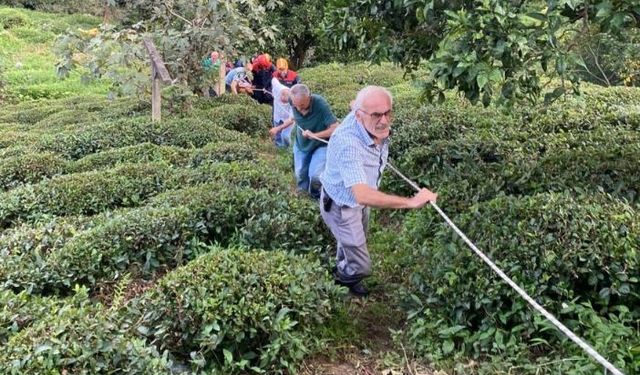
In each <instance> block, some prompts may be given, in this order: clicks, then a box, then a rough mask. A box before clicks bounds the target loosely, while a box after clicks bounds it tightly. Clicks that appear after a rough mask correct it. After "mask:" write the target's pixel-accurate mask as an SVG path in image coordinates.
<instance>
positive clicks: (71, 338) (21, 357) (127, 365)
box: [0, 289, 172, 375]
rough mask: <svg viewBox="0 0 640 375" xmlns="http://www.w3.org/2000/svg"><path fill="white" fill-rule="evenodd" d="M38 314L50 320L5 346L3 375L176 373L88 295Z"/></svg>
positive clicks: (1, 359) (83, 292) (1, 365)
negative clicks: (125, 330)
mask: <svg viewBox="0 0 640 375" xmlns="http://www.w3.org/2000/svg"><path fill="white" fill-rule="evenodd" d="M45 309H46V308H45ZM22 313H23V314H24V313H25V312H24V311H22ZM38 313H45V314H46V315H45V316H43V317H42V319H41V320H39V321H36V322H34V323H33V324H32V325H30V326H29V327H27V328H25V329H23V330H22V331H21V332H19V333H17V334H15V335H13V336H12V337H11V338H10V339H9V341H8V342H7V343H6V345H3V350H2V352H1V353H0V371H1V372H2V373H3V374H39V373H47V374H53V373H67V372H68V373H112V372H113V371H115V370H116V369H117V372H119V373H125V374H150V375H151V374H171V373H172V372H171V371H170V366H171V362H170V361H169V360H168V359H167V357H166V356H162V355H160V354H159V353H158V352H157V350H156V349H155V348H153V347H152V346H148V345H146V344H145V343H144V341H143V340H141V339H139V338H136V337H134V336H133V335H131V334H128V333H126V332H124V331H123V330H121V329H120V326H119V324H118V320H117V317H116V315H115V313H114V312H111V311H107V310H105V309H104V308H103V307H102V306H101V305H100V304H95V303H94V302H92V301H91V300H89V298H88V296H87V291H86V290H81V289H79V290H76V295H75V296H73V297H72V300H71V301H67V304H64V305H62V304H60V305H59V306H57V308H53V306H52V311H50V312H48V311H37V312H35V314H38Z"/></svg>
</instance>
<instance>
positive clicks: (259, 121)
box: [187, 104, 273, 137]
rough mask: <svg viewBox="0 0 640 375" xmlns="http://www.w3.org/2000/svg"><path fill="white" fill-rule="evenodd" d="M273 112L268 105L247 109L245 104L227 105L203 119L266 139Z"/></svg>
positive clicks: (212, 111)
mask: <svg viewBox="0 0 640 375" xmlns="http://www.w3.org/2000/svg"><path fill="white" fill-rule="evenodd" d="M272 110H273V109H272V108H271V106H267V105H254V106H250V107H247V106H246V105H243V104H227V105H223V106H219V107H217V108H215V109H212V110H211V112H210V113H209V115H208V116H205V117H203V118H209V119H210V121H211V123H213V124H216V125H218V126H220V127H223V128H226V129H230V130H236V131H239V132H241V133H246V134H249V135H252V136H262V137H266V135H267V132H268V131H269V129H270V128H271V123H272ZM187 115H188V116H191V115H190V114H187Z"/></svg>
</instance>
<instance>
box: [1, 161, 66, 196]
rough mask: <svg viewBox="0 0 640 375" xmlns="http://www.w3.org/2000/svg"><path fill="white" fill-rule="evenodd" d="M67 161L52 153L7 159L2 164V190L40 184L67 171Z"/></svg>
mask: <svg viewBox="0 0 640 375" xmlns="http://www.w3.org/2000/svg"><path fill="white" fill-rule="evenodd" d="M67 167H68V163H67V161H66V160H65V159H63V158H61V157H60V156H58V155H56V154H52V153H50V152H43V153H28V154H22V155H19V156H13V157H7V158H4V159H3V160H2V163H0V189H5V190H6V189H11V188H14V187H16V186H19V185H22V184H29V183H34V182H38V181H40V180H42V179H44V178H47V177H52V176H56V175H59V174H63V173H65V172H66V171H67Z"/></svg>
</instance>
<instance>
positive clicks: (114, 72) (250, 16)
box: [57, 0, 279, 94]
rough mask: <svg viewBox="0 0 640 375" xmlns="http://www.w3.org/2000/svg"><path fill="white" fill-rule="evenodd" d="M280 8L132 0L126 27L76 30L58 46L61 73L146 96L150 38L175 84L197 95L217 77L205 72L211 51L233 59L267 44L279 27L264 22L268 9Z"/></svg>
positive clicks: (250, 0)
mask: <svg viewBox="0 0 640 375" xmlns="http://www.w3.org/2000/svg"><path fill="white" fill-rule="evenodd" d="M278 4H279V2H278V1H276V0H269V1H266V2H263V4H260V2H259V1H258V0H244V1H233V0H217V1H209V0H197V1H193V0H163V1H153V0H133V1H131V2H128V3H127V4H126V5H125V8H124V13H125V14H124V16H123V17H124V22H123V23H122V25H120V26H118V25H108V24H103V25H102V26H101V28H100V30H97V32H92V31H86V30H74V31H71V32H69V33H67V34H66V35H63V36H62V37H61V38H60V39H59V40H58V43H57V53H58V56H59V57H60V61H59V63H58V65H57V71H58V74H59V76H61V77H66V76H67V75H68V74H69V72H70V71H71V70H72V69H74V68H77V67H79V66H83V67H85V68H87V70H86V74H85V78H87V79H93V78H98V77H107V78H110V79H112V80H113V81H114V89H116V90H117V91H118V92H121V93H125V94H131V93H134V92H136V93H142V92H147V91H148V88H149V83H150V80H149V79H148V70H149V68H148V58H147V55H146V51H145V50H144V49H143V46H142V38H143V37H144V36H150V37H152V39H153V40H154V42H155V44H156V46H157V48H158V50H159V52H160V53H161V54H162V55H163V59H164V61H165V64H166V65H167V68H168V70H169V72H170V74H171V76H172V77H173V78H174V84H176V85H180V86H182V87H185V88H188V89H189V90H192V91H194V92H195V91H199V90H200V89H201V88H202V87H208V86H210V85H212V83H213V81H214V80H215V78H217V77H214V76H213V75H210V74H206V72H204V71H203V69H202V60H203V59H204V58H206V57H207V56H208V55H209V53H210V52H211V51H214V50H215V51H220V52H222V53H223V54H224V55H227V56H231V55H233V54H235V53H236V52H237V51H242V49H243V47H244V46H245V45H246V44H247V43H250V42H255V43H257V44H258V45H263V44H265V42H266V41H267V40H272V39H273V37H274V35H275V28H273V27H272V26H270V25H265V24H264V23H261V22H260V21H261V20H263V19H264V17H265V13H266V10H267V8H271V9H273V7H275V6H277V5H278ZM110 5H111V6H112V5H113V4H112V3H111V4H110ZM254 25H259V26H258V27H255V26H254Z"/></svg>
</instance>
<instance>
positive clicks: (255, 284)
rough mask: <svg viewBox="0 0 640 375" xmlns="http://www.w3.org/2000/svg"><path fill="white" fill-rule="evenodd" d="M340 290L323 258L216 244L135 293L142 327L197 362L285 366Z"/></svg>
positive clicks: (302, 350)
mask: <svg viewBox="0 0 640 375" xmlns="http://www.w3.org/2000/svg"><path fill="white" fill-rule="evenodd" d="M339 296H340V290H339V289H338V287H336V286H335V285H334V283H333V281H332V280H330V279H329V278H328V275H327V273H326V271H325V270H324V269H323V268H322V267H321V266H320V264H319V263H317V262H316V263H312V262H309V260H307V259H305V258H301V257H297V256H292V255H287V254H285V253H282V252H276V253H273V252H264V251H246V250H243V249H216V248H214V249H211V251H210V252H209V253H208V254H206V255H203V256H201V257H199V258H198V259H196V260H195V261H193V262H191V263H189V264H188V265H186V266H184V267H181V268H179V269H177V270H175V271H173V272H171V273H170V274H168V275H167V276H165V277H164V278H163V279H162V280H161V281H160V283H159V284H158V285H157V286H156V287H155V288H154V289H152V290H151V291H150V292H148V293H146V294H145V295H144V296H142V297H141V298H139V299H138V300H136V301H134V302H133V303H132V304H131V308H130V314H131V317H130V320H131V321H137V322H139V323H138V326H137V330H138V332H142V333H144V334H145V336H146V337H148V339H149V340H152V341H153V342H157V343H159V345H160V347H161V348H163V349H164V348H166V349H168V350H170V351H171V352H172V353H174V354H175V355H176V356H179V357H181V358H183V359H185V360H188V359H189V358H191V364H192V368H193V370H196V369H202V368H205V369H207V370H209V371H213V372H214V373H218V372H220V373H225V374H237V373H243V372H245V371H248V370H250V369H251V370H253V371H258V372H262V371H266V372H268V373H276V374H283V373H289V372H293V371H295V366H296V364H297V363H298V362H300V360H301V359H302V357H303V356H304V354H306V353H307V352H308V344H307V342H308V341H309V340H310V339H311V338H312V337H313V336H312V335H313V332H314V331H313V329H314V328H315V327H317V326H319V325H321V324H322V323H323V322H325V321H327V320H328V319H329V317H330V316H331V313H332V311H333V305H334V304H335V303H336V302H337V299H338V297H339Z"/></svg>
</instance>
